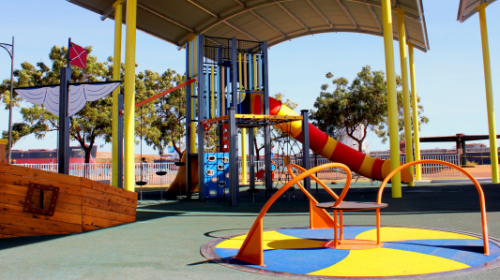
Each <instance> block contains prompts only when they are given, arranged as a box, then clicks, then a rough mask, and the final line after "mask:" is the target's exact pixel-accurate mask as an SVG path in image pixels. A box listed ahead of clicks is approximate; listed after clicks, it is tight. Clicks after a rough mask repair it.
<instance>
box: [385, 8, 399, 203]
mask: <svg viewBox="0 0 500 280" xmlns="http://www.w3.org/2000/svg"><path fill="white" fill-rule="evenodd" d="M382 23H383V27H384V47H385V71H386V74H387V101H388V111H389V112H388V113H389V114H388V115H389V141H390V146H391V169H392V170H394V169H396V168H398V167H399V165H400V161H399V135H398V131H399V129H398V97H397V93H396V74H395V71H394V47H393V45H392V44H393V43H392V40H393V38H392V11H391V0H382ZM391 184H392V197H394V198H398V197H401V196H402V191H401V173H397V174H396V175H394V177H392V180H391Z"/></svg>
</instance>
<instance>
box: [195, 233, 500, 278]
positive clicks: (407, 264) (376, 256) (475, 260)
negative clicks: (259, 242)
mask: <svg viewBox="0 0 500 280" xmlns="http://www.w3.org/2000/svg"><path fill="white" fill-rule="evenodd" d="M245 237H246V235H233V236H227V237H223V238H218V239H216V240H213V241H211V242H208V243H206V244H205V245H204V246H203V247H202V254H203V255H204V256H205V257H206V258H208V259H210V260H213V261H215V262H218V263H220V264H222V265H225V266H229V267H232V268H236V269H240V270H244V271H248V272H255V273H261V274H272V275H280V274H281V275H284V276H285V275H286V276H300V277H303V278H304V277H311V278H316V279H318V278H322V279H328V278H330V277H332V278H335V277H360V278H370V277H396V278H399V277H405V278H406V277H411V276H416V275H419V276H424V277H425V276H436V273H442V274H443V276H445V275H455V274H462V273H469V272H474V271H477V270H482V269H489V268H493V267H496V266H497V265H499V264H500V261H499V257H500V247H499V244H500V242H499V241H498V240H497V239H494V238H491V237H490V252H491V253H490V256H485V255H484V254H483V240H482V239H481V235H477V234H473V233H467V232H458V231H451V230H444V229H428V228H410V227H382V228H381V241H382V243H383V246H382V247H379V248H374V249H366V250H336V249H332V248H327V247H324V246H323V244H324V243H325V241H329V240H331V239H333V229H307V228H283V229H273V230H267V231H265V232H264V234H263V243H264V244H263V247H264V264H265V266H258V265H252V264H248V263H245V262H243V261H239V260H237V259H234V258H233V257H234V256H236V254H237V253H238V250H239V248H240V246H241V245H242V244H243V241H244V240H245ZM344 239H357V240H376V232H375V227H374V226H345V227H344Z"/></svg>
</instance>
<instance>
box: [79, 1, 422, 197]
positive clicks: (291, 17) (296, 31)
mask: <svg viewBox="0 0 500 280" xmlns="http://www.w3.org/2000/svg"><path fill="white" fill-rule="evenodd" d="M71 2H72V3H74V4H76V5H79V6H81V7H84V8H86V9H90V10H92V11H94V12H97V13H100V14H101V15H102V18H101V19H102V20H104V19H106V18H113V19H114V20H115V22H116V24H115V59H116V61H117V62H120V61H121V58H120V55H121V53H120V50H121V43H120V42H121V28H122V27H121V24H120V23H122V22H124V21H125V22H126V23H127V30H126V37H127V40H126V41H127V43H126V53H125V57H126V63H125V70H126V71H125V102H124V103H125V106H124V121H125V124H124V131H125V137H124V139H125V145H124V146H125V149H124V152H125V156H124V164H125V169H124V187H125V188H126V189H128V190H134V185H135V180H134V176H133V171H134V160H133V155H134V116H133V115H134V114H133V108H134V105H135V93H134V76H135V75H134V72H135V44H136V42H135V41H136V34H135V33H136V29H137V28H139V29H141V30H143V31H145V32H146V33H150V34H155V36H157V37H159V38H162V39H164V40H166V41H168V42H171V43H173V44H175V45H177V46H179V48H180V49H181V48H186V50H187V51H188V50H189V51H188V52H189V53H190V55H188V59H187V63H186V67H187V68H188V69H189V70H188V71H187V72H188V78H192V77H194V76H195V75H198V78H201V80H199V81H198V82H197V83H198V84H197V85H198V91H195V90H194V88H193V87H188V92H190V93H191V96H190V98H188V101H189V102H190V104H189V105H188V107H189V108H188V110H189V109H190V110H191V113H193V114H192V115H191V114H188V116H187V117H188V118H190V119H189V120H188V123H189V129H188V134H189V136H188V137H187V141H189V142H190V143H189V144H190V145H188V146H189V147H188V151H187V153H188V157H190V156H191V154H196V153H198V158H202V156H203V153H202V152H200V149H198V151H196V150H195V149H196V147H197V146H198V147H200V145H199V143H198V145H197V144H196V140H197V141H198V142H201V141H203V139H202V138H203V134H205V133H204V132H201V133H200V129H198V139H196V137H195V134H196V127H195V126H194V123H196V122H197V123H198V127H201V126H202V125H201V122H202V121H208V119H210V118H212V114H213V117H214V118H215V117H216V116H217V115H220V116H223V114H224V113H225V112H224V110H227V107H224V108H223V109H224V110H221V109H220V108H217V107H214V108H212V106H211V101H212V96H209V94H208V92H207V93H205V90H207V91H210V90H211V89H209V88H208V87H207V88H205V87H206V85H209V84H210V82H211V81H209V80H208V79H210V80H211V79H212V78H214V79H215V80H218V79H220V76H222V75H223V73H222V72H220V73H219V72H218V71H219V70H221V69H218V67H220V66H222V67H224V68H226V71H227V70H228V69H229V68H230V70H229V72H230V73H229V74H230V75H232V76H231V77H226V78H225V79H226V80H227V79H232V81H231V83H230V89H231V92H230V93H229V92H227V93H226V94H227V95H228V96H229V95H230V96H231V98H232V97H235V99H234V100H233V99H229V100H227V99H226V100H220V101H221V103H220V104H222V103H225V105H224V106H227V105H229V106H233V108H234V109H235V110H236V111H235V115H236V114H238V112H237V110H240V109H239V108H237V106H236V105H237V104H238V103H239V102H240V101H243V100H244V99H243V95H242V94H238V93H237V91H238V89H239V88H240V87H241V84H237V83H234V81H237V79H238V78H239V77H238V75H239V73H238V71H237V70H236V68H237V67H236V65H235V63H238V62H237V59H238V57H239V56H240V54H239V53H241V57H242V60H243V62H242V63H244V60H245V59H246V60H247V62H246V64H247V66H248V64H253V63H249V62H248V61H250V60H251V61H254V60H252V59H253V54H256V55H259V52H260V57H259V58H257V63H258V64H259V65H260V64H261V65H262V71H261V72H258V73H257V75H256V76H255V78H257V80H258V77H259V75H262V76H261V77H262V80H261V81H259V80H258V85H257V88H253V86H252V84H251V82H252V81H251V80H250V79H249V76H248V74H249V73H248V72H250V71H248V72H247V75H244V74H243V75H244V76H245V77H243V79H242V81H243V85H244V86H245V88H240V90H245V91H262V93H261V95H262V99H263V100H261V102H262V103H263V104H262V105H263V106H262V111H263V112H262V113H263V114H264V115H268V114H269V111H266V110H270V109H271V108H270V107H269V106H268V105H266V103H270V102H269V101H268V99H267V98H266V97H268V96H269V93H268V88H267V87H268V86H269V83H268V80H267V79H268V77H267V75H268V73H267V69H266V67H268V65H267V63H266V60H267V59H268V58H267V57H266V55H265V54H264V53H265V52H267V48H268V47H270V46H272V45H275V44H279V43H281V42H284V41H286V40H290V39H293V38H297V37H301V36H305V35H311V34H319V33H325V32H357V33H364V34H372V35H378V36H383V37H384V45H385V57H386V75H387V81H388V101H389V102H388V103H389V124H390V125H389V130H390V133H389V134H390V143H391V159H392V160H391V162H390V164H389V163H388V165H390V169H391V170H393V169H395V168H397V167H398V166H400V163H399V158H398V156H399V152H398V139H397V138H398V133H397V130H398V129H397V110H396V104H397V103H396V102H397V97H396V87H395V71H394V58H393V56H394V53H393V46H392V42H393V37H394V34H397V39H398V40H399V42H400V48H404V49H405V48H406V45H408V46H409V60H410V65H409V66H410V70H411V71H410V72H411V73H410V74H411V75H410V76H411V77H410V78H411V84H412V85H411V86H412V92H416V85H415V71H414V63H413V49H414V48H417V49H419V50H421V51H424V52H425V51H426V50H427V49H428V48H429V47H428V39H427V31H426V26H425V18H424V14H423V7H422V3H421V1H419V0H407V1H404V2H405V3H404V4H401V5H399V4H398V5H396V6H393V5H391V4H392V3H391V2H390V1H389V0H383V1H381V2H374V1H373V2H372V1H368V2H362V1H346V3H344V1H337V2H331V3H330V2H328V3H326V2H325V3H319V2H318V3H316V1H310V0H308V1H305V2H303V1H267V0H262V1H250V2H248V1H234V0H222V1H219V2H217V3H211V4H210V7H206V6H205V5H204V4H203V3H198V1H187V2H186V1H169V2H168V3H163V4H161V5H159V4H158V3H156V2H154V1H141V2H140V3H138V2H137V0H131V1H127V2H126V20H124V17H123V16H124V9H123V8H124V7H123V3H122V2H121V1H116V2H114V3H113V4H110V2H108V1H105V2H99V3H97V2H92V1H88V0H71ZM247 2H248V3H247ZM282 2H283V3H282ZM299 2H300V3H299ZM176 11H177V12H176ZM179 11H183V12H182V14H186V13H189V14H192V15H193V16H191V17H179ZM332 11H339V12H332ZM339 13H340V14H339ZM393 14H395V15H397V18H398V31H397V32H394V33H393V26H392V18H393ZM152 22H158V24H160V25H157V24H154V25H151V23H152ZM249 22H254V23H255V24H253V23H252V24H248V23H249ZM304 30H305V31H304ZM406 33H408V34H406ZM203 37H206V38H220V37H234V38H236V40H238V41H239V42H243V41H246V42H253V43H254V44H255V43H258V42H263V43H265V44H266V46H265V47H262V49H261V50H257V49H252V50H250V48H247V47H243V48H242V49H239V50H233V51H231V52H229V51H228V48H226V51H224V52H223V54H222V57H224V58H223V60H224V59H225V62H224V63H227V62H228V61H229V60H230V63H231V64H232V65H231V66H228V65H217V66H216V65H215V64H214V62H209V60H210V58H209V57H208V56H207V55H206V54H208V53H206V54H205V55H201V56H200V55H199V53H200V52H203V53H204V52H205V48H206V47H209V46H208V44H207V43H206V42H205V41H203V40H202V38H203ZM231 42H233V39H231ZM217 44H218V43H216V44H213V42H212V52H213V54H211V55H209V56H212V58H215V56H216V55H217V50H216V48H215V47H216V46H217ZM231 44H232V43H231ZM227 47H228V46H227ZM223 48H224V47H223ZM249 54H251V56H250V57H249V56H248V55H249ZM229 56H232V57H231V58H230V59H229ZM207 58H208V59H207ZM406 59H407V57H406V56H404V55H402V56H401V60H404V61H406ZM261 60H262V62H261ZM217 63H218V62H217ZM402 63H403V62H402ZM404 63H406V62H404ZM404 65H406V64H404ZM211 66H214V69H213V70H212V67H211ZM402 66H403V64H402ZM190 67H191V68H190ZM259 67H260V66H257V67H255V68H256V69H259ZM243 69H246V68H243ZM257 71H258V70H257ZM261 73H262V74H261ZM200 74H201V75H200ZM212 74H213V75H212ZM217 74H219V77H218V78H217ZM224 74H226V76H227V73H224ZM204 75H207V77H206V79H207V80H206V81H205V79H204V77H203V76H204ZM247 76H248V78H247ZM403 78H404V79H407V78H408V75H403ZM245 79H246V81H247V83H245V82H244V80H245ZM216 83H217V81H215V83H212V84H215V85H216ZM403 85H404V86H403V88H404V89H403V91H404V93H405V98H404V103H405V106H404V108H405V122H406V125H405V127H406V130H408V128H409V127H410V125H408V124H410V123H411V119H410V114H409V108H410V106H409V97H408V96H406V95H407V93H408V88H409V86H408V82H407V81H404V82H403ZM405 85H406V86H405ZM223 86H226V87H227V84H224V85H223ZM210 87H211V86H210ZM200 89H202V90H200ZM217 90H225V91H226V90H227V89H226V88H225V87H223V89H217V88H215V89H214V91H217ZM197 94H201V96H200V97H198V95H197ZM205 94H206V95H205ZM255 94H257V93H253V95H255ZM235 95H236V96H235ZM238 96H239V97H240V98H241V99H240V100H238V99H237V98H238ZM215 97H216V96H215V95H214V99H215ZM407 97H408V98H407ZM217 98H218V97H217ZM412 98H414V99H415V98H416V94H413V95H412ZM191 99H192V100H191ZM242 99H243V100H242ZM195 101H196V102H198V104H194V102H195ZM249 101H251V100H249ZM201 103H202V104H203V105H204V106H199V104H201ZM413 103H414V105H415V102H413ZM215 104H217V103H215ZM196 105H198V106H196ZM200 109H201V110H203V111H200ZM241 109H242V108H241ZM413 111H414V112H413V113H414V117H415V111H416V108H413ZM113 112H115V113H114V116H116V114H117V113H118V110H117V109H116V108H115V109H114V110H113ZM246 114H248V113H245V115H246ZM228 115H230V113H229V111H228ZM197 117H198V118H197ZM113 119H117V118H115V117H113ZM236 119H238V118H237V117H236V116H235V121H236ZM231 122H232V121H231V120H229V121H227V123H228V124H230V123H231ZM264 122H265V121H264ZM222 126H223V125H222ZM237 126H238V125H237V124H235V130H232V131H231V132H234V131H236V129H237V128H236V127H237ZM266 126H268V124H266V125H264V127H266ZM115 127H116V126H115V125H114V129H113V131H114V132H115V135H116V133H118V130H116V129H115ZM217 127H219V128H220V127H221V125H218V126H217ZM307 127H308V126H307V125H305V126H304V128H307ZM242 128H244V127H242ZM264 129H266V128H264ZM414 130H415V131H418V127H417V126H416V125H414ZM304 132H305V131H304ZM221 133H222V132H220V131H219V134H221ZM265 134H266V133H265ZM292 134H293V131H292ZM410 134H411V133H409V132H408V131H407V133H406V135H410ZM415 134H417V133H416V132H415ZM242 135H245V133H243V134H242ZM415 136H417V135H415ZM219 137H221V135H219ZM243 138H245V137H243ZM304 138H305V139H307V137H304ZM115 139H117V137H113V153H114V155H115V156H114V157H113V158H117V157H118V156H117V154H118V147H119V143H118V142H117V141H118V140H115ZM416 139H417V140H418V138H416ZM200 140H201V141H200ZM233 140H236V139H231V140H230V139H228V142H231V141H232V143H235V142H234V141H233ZM407 140H408V139H407ZM266 141H267V140H266ZM246 142H247V141H245V140H243V141H242V150H244V151H246V147H245V146H246ZM406 143H407V145H410V146H411V143H410V141H406ZM306 144H307V143H304V146H307V145H306ZM311 144H312V143H311ZM219 145H220V143H219ZM269 145H270V143H266V146H268V147H266V151H265V154H269V153H270V151H269ZM327 147H328V148H332V147H331V146H328V145H327ZM416 147H418V143H416ZM204 148H205V147H203V149H204ZM417 150H418V148H417ZM234 152H235V150H233V151H232V153H231V155H229V157H230V158H231V157H234V156H235V155H233V154H234ZM242 155H243V157H245V156H246V153H243V154H242ZM304 155H308V153H304ZM416 156H417V158H416V159H417V160H418V151H417V153H416ZM267 158H269V156H267ZM408 159H410V157H408ZM306 162H307V161H306ZM187 163H190V161H189V160H187ZM188 165H189V164H188ZM199 165H200V166H202V161H199ZM116 166H117V163H115V167H116ZM230 166H231V167H232V165H230ZM266 166H267V168H270V161H269V159H266ZM358 167H359V166H358ZM116 169H117V168H113V170H114V171H113V173H114V174H113V176H114V179H113V185H117V179H116V178H118V174H117V171H115V170H116ZM243 169H244V170H245V167H244V168H243ZM190 170H191V168H190V167H188V168H186V172H188V173H189V172H190ZM201 170H202V168H199V170H198V172H199V173H200V174H199V175H198V177H199V178H201V173H202V171H201ZM353 170H355V168H354V169H353ZM409 172H410V174H412V172H413V171H412V170H409ZM229 173H231V171H229ZM266 175H267V176H266V178H270V177H269V176H268V175H269V171H266ZM190 177H191V174H190V175H186V181H187V182H188V185H189V181H190ZM246 177H247V174H246V173H245V172H243V178H242V179H243V183H246V182H247V181H248V178H246ZM411 177H413V175H412V176H411ZM415 177H416V178H417V179H420V175H419V173H418V169H417V172H416V175H415ZM410 184H411V182H410ZM230 185H231V188H233V186H232V185H235V184H233V183H231V184H230ZM306 186H307V183H306ZM190 187H192V188H195V187H196V186H190ZM267 187H269V186H267ZM392 190H393V196H394V197H401V176H400V174H396V175H395V176H394V178H393V179H392ZM188 193H189V192H188ZM200 198H202V199H203V198H204V197H203V188H200ZM231 199H234V197H233V198H231Z"/></svg>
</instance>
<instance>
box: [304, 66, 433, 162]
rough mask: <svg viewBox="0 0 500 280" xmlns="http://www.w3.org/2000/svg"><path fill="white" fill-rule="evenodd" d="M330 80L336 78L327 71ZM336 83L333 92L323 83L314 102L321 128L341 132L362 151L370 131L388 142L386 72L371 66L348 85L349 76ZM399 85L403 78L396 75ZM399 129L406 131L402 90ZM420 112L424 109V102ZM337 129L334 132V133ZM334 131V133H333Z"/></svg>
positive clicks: (313, 114)
mask: <svg viewBox="0 0 500 280" xmlns="http://www.w3.org/2000/svg"><path fill="white" fill-rule="evenodd" d="M326 77H327V78H328V79H330V78H333V74H332V73H327V74H326ZM332 83H333V84H334V85H335V86H336V88H335V90H334V91H333V92H331V93H330V92H327V89H328V84H324V85H322V86H321V90H322V91H321V93H320V96H319V97H318V98H317V99H316V102H315V103H314V108H315V110H312V111H311V119H312V120H313V121H314V123H315V124H316V125H317V126H318V128H320V129H322V130H323V131H326V132H327V133H328V134H330V135H332V136H336V135H337V134H341V133H339V132H340V131H343V132H345V134H346V135H347V136H348V137H349V138H351V139H353V140H354V141H356V142H357V143H358V151H360V152H362V144H363V141H364V140H365V139H366V136H367V132H368V130H372V131H374V132H375V133H376V135H377V136H378V137H380V138H382V142H383V143H384V142H385V141H387V136H388V131H387V126H386V123H387V122H388V104H387V84H386V82H385V75H384V72H383V71H371V67H370V66H365V67H363V68H362V70H361V72H359V73H358V74H357V77H356V78H355V79H354V81H353V82H352V83H351V84H350V85H349V81H348V80H347V79H346V78H343V77H342V78H338V79H333V80H332ZM396 83H397V86H398V88H399V87H400V86H401V78H400V77H397V78H396ZM397 95H398V112H399V131H402V130H403V127H404V125H403V119H402V118H403V104H402V92H401V91H398V92H397ZM418 107H419V115H420V114H421V113H422V111H423V107H422V106H421V105H419V106H418ZM427 122H428V118H427V117H425V116H420V119H419V123H427ZM334 132H335V133H334ZM334 134H335V135H334Z"/></svg>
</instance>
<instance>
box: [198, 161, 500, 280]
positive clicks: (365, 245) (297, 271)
mask: <svg viewBox="0 0 500 280" xmlns="http://www.w3.org/2000/svg"><path fill="white" fill-rule="evenodd" d="M425 163H433V164H441V165H446V166H448V167H451V168H454V169H457V170H459V171H461V172H463V173H464V174H465V175H466V176H467V177H468V178H469V179H470V180H471V181H472V182H473V184H474V185H475V187H476V189H477V191H478V194H479V201H480V210H481V223H482V229H483V233H482V236H481V237H482V238H481V239H482V248H483V249H482V256H481V255H480V254H479V252H477V250H476V249H475V248H476V247H477V246H479V243H478V242H479V241H480V239H479V238H478V236H477V235H475V234H471V233H465V232H455V231H447V230H441V229H425V228H404V227H399V228H398V227H385V226H384V227H382V226H381V213H380V209H381V208H385V207H387V206H388V205H387V204H384V203H382V194H383V191H384V188H385V186H386V184H387V183H388V182H389V181H390V180H391V178H392V177H393V176H394V175H395V174H396V173H397V172H399V171H400V170H403V169H405V168H407V167H408V166H411V165H418V164H425ZM328 168H341V169H343V170H344V171H345V172H346V173H347V174H349V175H350V174H351V171H350V170H349V168H348V167H347V166H345V165H342V164H339V163H329V164H324V165H322V166H317V167H315V168H312V169H310V170H306V169H304V168H302V167H300V166H297V165H294V164H290V165H288V171H289V173H290V176H291V177H292V178H293V179H292V180H291V181H289V182H288V183H287V184H285V185H284V186H283V187H282V188H281V189H279V190H278V191H277V192H276V193H275V194H274V195H273V196H272V197H271V198H270V199H269V200H268V201H267V202H266V204H265V205H264V207H263V208H262V210H261V211H260V213H259V215H258V217H257V218H256V220H255V222H254V224H253V226H252V228H251V229H250V231H249V232H248V234H246V235H233V236H227V237H222V238H219V239H218V240H216V241H211V242H208V243H207V244H205V245H204V246H203V247H202V254H203V255H204V256H205V257H207V258H209V259H211V260H214V261H216V262H218V263H220V264H223V265H226V266H229V267H232V268H236V269H241V270H244V271H250V272H257V270H259V271H260V272H261V273H264V274H267V273H268V271H269V274H272V275H277V274H278V275H279V274H280V273H286V274H290V273H292V274H294V275H296V276H299V275H301V276H307V275H315V276H326V277H328V276H344V277H345V276H353V277H360V276H367V277H380V276H407V275H419V276H420V275H424V276H425V275H427V274H432V275H433V276H434V275H435V273H445V272H446V273H447V274H446V275H451V274H450V273H454V274H456V273H460V272H457V271H461V270H466V269H467V268H474V269H475V270H477V269H481V268H487V267H489V266H490V262H492V261H493V260H498V258H499V257H500V247H499V245H500V243H499V242H498V240H497V239H494V238H492V239H491V238H490V237H489V236H488V224H487V218H486V206H485V198H484V193H483V190H482V188H481V186H480V184H479V183H478V181H477V180H476V179H475V178H474V177H473V176H472V175H470V174H469V173H468V172H467V171H466V170H464V169H462V168H461V167H459V166H456V165H453V164H450V163H448V162H443V161H437V160H420V161H415V162H411V163H407V164H404V165H402V166H401V167H400V168H398V169H396V170H393V171H392V172H391V173H390V174H388V176H386V177H385V179H384V181H383V182H382V184H381V185H380V188H379V190H378V195H377V201H376V202H359V201H355V202H349V201H344V200H343V199H344V197H345V196H346V194H347V192H348V190H349V186H350V183H351V180H350V179H349V178H350V176H348V180H347V181H346V184H345V186H344V188H343V190H342V192H341V194H340V195H337V194H335V193H334V192H332V191H331V190H330V189H329V188H328V186H326V185H325V184H324V183H323V182H322V181H321V180H319V179H318V178H316V177H315V176H314V174H315V173H316V172H318V171H320V170H324V169H328ZM293 169H295V170H298V171H300V172H301V173H300V174H295V172H294V171H293ZM306 177H310V178H311V179H313V180H315V181H317V182H318V183H319V184H320V185H321V186H322V187H323V188H324V189H325V190H326V191H327V192H328V193H329V194H330V195H331V196H332V197H333V198H334V199H335V201H334V202H326V203H318V202H317V201H316V200H315V199H314V197H312V196H311V195H310V194H309V192H308V191H307V190H306V189H305V188H304V187H303V185H302V184H301V183H300V181H301V180H303V179H304V178H306ZM295 184H296V185H297V186H298V187H299V189H300V190H301V191H302V192H304V194H305V195H306V196H307V197H308V198H309V220H310V224H309V227H308V228H307V229H303V228H282V229H272V230H269V231H266V232H264V230H263V229H264V224H263V218H264V215H265V214H266V213H267V211H268V210H269V208H270V207H271V205H272V204H273V203H274V202H275V201H276V200H277V199H278V197H280V196H281V195H282V194H283V193H284V192H285V191H286V190H287V189H289V188H290V187H292V186H293V185H295ZM326 209H330V210H332V211H333V219H332V218H331V217H330V216H329V215H328V213H327V212H326V211H325V210H326ZM365 210H375V211H376V226H375V227H367V226H344V225H343V211H365ZM338 215H339V216H338ZM332 236H333V240H331V237H332ZM344 236H346V237H347V238H344ZM325 240H326V242H325ZM328 240H331V241H328ZM430 240H432V242H429V241H430ZM490 240H491V241H490ZM382 241H383V243H382ZM428 246H439V247H443V248H449V249H445V250H444V251H446V252H444V251H443V252H440V251H439V250H438V251H432V250H429V249H428V248H426V247H428ZM490 248H493V249H490ZM297 249H308V250H305V252H304V251H302V250H297ZM325 249H327V250H326V251H325ZM392 249H396V250H398V251H392ZM401 250H403V251H407V253H404V254H401V253H400V252H401ZM447 250H449V251H447ZM291 252H293V253H291ZM472 252H474V253H473V254H474V256H472V255H469V256H467V257H465V255H468V254H471V253H472ZM413 253H420V254H421V255H416V254H413ZM265 256H267V257H266V258H269V260H268V261H265V259H264V257H265ZM317 256H322V257H323V259H324V260H323V259H321V258H319V259H318V258H317ZM459 256H460V257H459ZM311 257H312V258H314V262H315V263H314V264H313V263H310V262H308V261H307V260H308V259H309V258H311ZM474 258H475V259H476V262H470V261H468V260H471V259H474ZM387 260H389V261H390V262H392V263H391V266H387V265H386V263H385V262H386V261H387ZM318 262H319V264H318ZM495 263H498V262H495ZM387 264H388V263H387ZM297 266H298V267H299V268H297Z"/></svg>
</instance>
